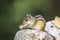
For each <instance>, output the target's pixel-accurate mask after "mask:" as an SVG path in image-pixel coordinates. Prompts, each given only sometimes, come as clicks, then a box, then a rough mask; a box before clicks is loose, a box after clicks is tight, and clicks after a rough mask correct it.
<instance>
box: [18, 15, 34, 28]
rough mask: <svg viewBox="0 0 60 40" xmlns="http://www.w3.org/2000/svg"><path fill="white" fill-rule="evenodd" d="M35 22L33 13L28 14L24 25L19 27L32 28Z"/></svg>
mask: <svg viewBox="0 0 60 40" xmlns="http://www.w3.org/2000/svg"><path fill="white" fill-rule="evenodd" d="M34 23H35V18H34V17H32V16H31V14H27V15H26V17H25V18H24V21H23V23H22V25H21V26H20V27H19V28H20V29H24V28H32V26H33V25H34Z"/></svg>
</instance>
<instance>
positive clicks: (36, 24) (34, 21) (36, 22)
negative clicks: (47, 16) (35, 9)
mask: <svg viewBox="0 0 60 40" xmlns="http://www.w3.org/2000/svg"><path fill="white" fill-rule="evenodd" d="M19 28H20V29H24V28H30V29H35V30H40V31H43V30H44V28H45V20H44V18H43V17H42V16H41V15H37V16H35V17H33V16H31V15H30V14H27V15H26V17H25V19H24V21H23V23H22V24H21V25H20V26H19Z"/></svg>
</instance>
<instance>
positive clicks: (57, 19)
mask: <svg viewBox="0 0 60 40" xmlns="http://www.w3.org/2000/svg"><path fill="white" fill-rule="evenodd" d="M51 22H52V23H53V24H54V25H55V26H56V27H57V28H59V29H60V17H58V16H56V17H55V19H54V20H52V21H51Z"/></svg>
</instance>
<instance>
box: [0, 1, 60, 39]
mask: <svg viewBox="0 0 60 40" xmlns="http://www.w3.org/2000/svg"><path fill="white" fill-rule="evenodd" d="M27 13H29V14H32V15H33V16H34V15H38V14H39V15H42V16H44V18H45V19H46V20H47V21H48V20H52V19H53V18H54V17H55V16H60V0H0V40H14V36H15V34H16V32H17V31H18V30H19V25H20V24H21V23H22V20H23V19H24V17H25V15H26V14H27Z"/></svg>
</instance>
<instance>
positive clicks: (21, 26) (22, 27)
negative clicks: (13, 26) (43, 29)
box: [19, 24, 28, 29]
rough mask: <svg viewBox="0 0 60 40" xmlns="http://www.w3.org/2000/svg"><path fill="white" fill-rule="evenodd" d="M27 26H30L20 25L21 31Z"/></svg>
mask: <svg viewBox="0 0 60 40" xmlns="http://www.w3.org/2000/svg"><path fill="white" fill-rule="evenodd" d="M27 25H28V24H24V25H20V26H19V28H20V29H24V28H26V27H27Z"/></svg>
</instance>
